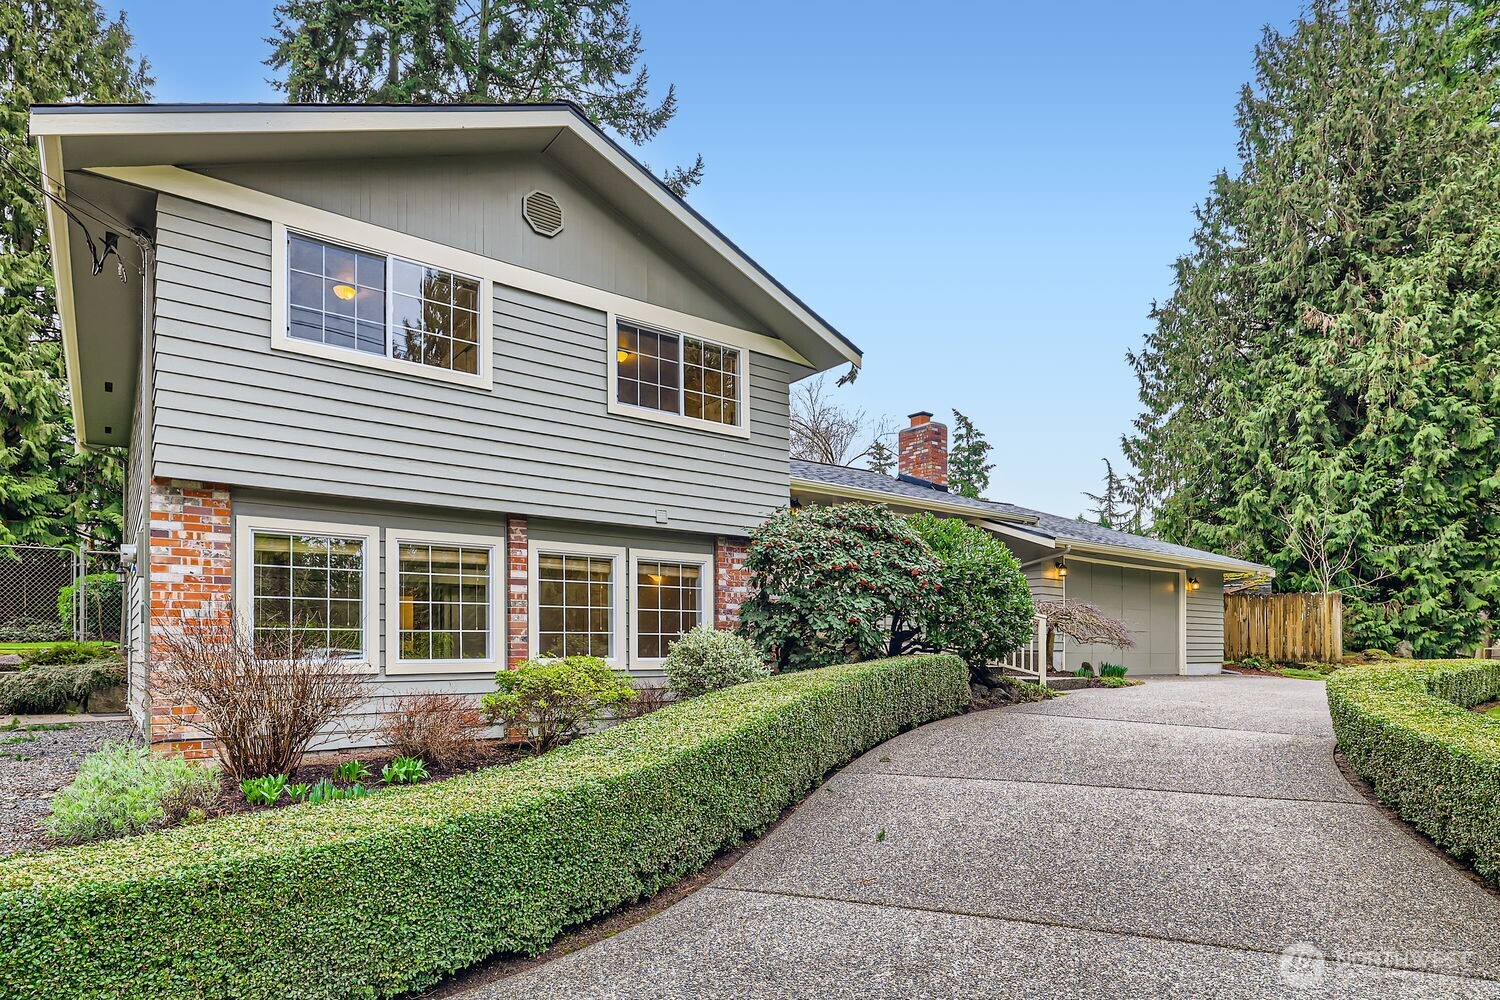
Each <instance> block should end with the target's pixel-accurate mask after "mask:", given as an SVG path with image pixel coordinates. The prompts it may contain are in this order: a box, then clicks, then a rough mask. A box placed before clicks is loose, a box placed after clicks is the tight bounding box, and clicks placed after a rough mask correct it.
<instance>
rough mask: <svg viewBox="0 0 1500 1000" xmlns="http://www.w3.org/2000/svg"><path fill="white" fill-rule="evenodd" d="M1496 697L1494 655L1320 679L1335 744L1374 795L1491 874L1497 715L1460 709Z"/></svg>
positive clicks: (1496, 870)
mask: <svg viewBox="0 0 1500 1000" xmlns="http://www.w3.org/2000/svg"><path fill="white" fill-rule="evenodd" d="M1496 698H1500V660H1444V661H1432V662H1430V663H1424V664H1422V665H1420V666H1413V665H1399V664H1397V665H1381V666H1374V667H1361V668H1352V669H1345V670H1340V671H1339V672H1338V673H1336V674H1334V675H1333V677H1331V678H1329V680H1328V708H1329V711H1330V713H1331V714H1332V715H1333V730H1334V733H1335V735H1337V737H1338V741H1339V746H1340V747H1341V748H1342V749H1343V751H1344V755H1345V756H1346V757H1347V758H1348V760H1349V763H1350V765H1351V766H1352V767H1353V768H1354V770H1355V771H1356V772H1357V773H1358V774H1359V775H1360V776H1361V777H1363V778H1364V779H1365V780H1366V781H1368V782H1369V783H1370V785H1371V787H1373V788H1374V790H1375V794H1376V796H1378V797H1379V799H1380V800H1381V801H1382V802H1384V803H1385V804H1386V805H1388V806H1390V807H1391V808H1392V809H1394V810H1395V811H1396V813H1397V814H1399V815H1400V816H1401V818H1402V819H1404V820H1406V821H1407V822H1409V823H1411V824H1412V825H1413V826H1415V827H1416V828H1417V829H1418V830H1421V831H1422V832H1423V833H1425V834H1426V835H1427V836H1429V837H1431V838H1432V839H1433V841H1435V842H1436V843H1437V844H1438V845H1439V846H1441V847H1442V848H1443V849H1444V850H1446V851H1448V852H1449V853H1450V854H1452V855H1454V856H1455V857H1456V858H1458V859H1460V860H1462V861H1465V862H1468V863H1469V864H1471V865H1473V867H1474V869H1475V870H1476V871H1478V872H1479V873H1480V874H1482V875H1484V876H1485V877H1486V878H1489V879H1491V880H1492V881H1495V882H1500V724H1497V723H1496V722H1494V721H1493V720H1491V719H1488V718H1486V717H1485V716H1483V715H1480V714H1478V713H1476V712H1471V711H1469V709H1471V708H1473V707H1474V706H1476V705H1480V704H1483V703H1485V702H1487V701H1492V700H1494V699H1496Z"/></svg>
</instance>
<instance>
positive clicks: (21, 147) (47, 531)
mask: <svg viewBox="0 0 1500 1000" xmlns="http://www.w3.org/2000/svg"><path fill="white" fill-rule="evenodd" d="M150 84H151V79H150V77H149V76H148V75H147V70H146V64H145V62H144V61H142V60H141V59H139V58H138V57H137V56H136V55H135V54H134V52H133V51H132V40H131V36H130V29H129V28H128V27H127V26H126V23H125V17H124V15H123V14H122V15H121V16H120V17H119V18H117V19H115V20H109V19H108V18H106V17H105V15H104V12H103V11H102V10H101V9H100V7H99V4H98V3H96V2H95V0H27V2H25V3H15V2H8V3H4V4H0V91H3V96H0V161H3V164H4V166H3V169H0V416H3V417H4V427H3V428H0V544H15V543H32V544H43V545H71V544H74V543H76V542H82V543H84V544H86V545H94V546H99V545H104V544H107V543H109V542H111V541H115V540H117V539H118V538H119V533H120V488H121V482H122V476H121V468H120V462H119V459H118V456H117V455H115V454H112V453H108V452H89V453H84V454H79V453H78V452H77V451H76V450H75V448H74V441H75V437H74V430H73V419H72V413H71V409H70V404H69V401H68V394H67V377H66V374H65V372H64V369H63V358H62V347H61V338H60V336H59V330H58V320H57V303H56V297H55V290H54V288H53V284H52V266H51V256H50V252H49V248H48V246H47V234H46V222H45V217H44V210H43V205H42V199H41V196H40V195H39V194H38V193H37V185H38V183H39V180H40V173H39V167H38V164H37V156H36V149H35V147H34V146H33V145H32V144H31V142H30V141H29V138H28V134H27V121H28V115H29V107H30V105H32V104H48V103H61V102H66V101H93V102H118V103H130V102H135V101H142V100H145V99H146V97H147V91H148V88H149V87H150Z"/></svg>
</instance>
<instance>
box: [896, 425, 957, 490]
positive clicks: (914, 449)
mask: <svg viewBox="0 0 1500 1000" xmlns="http://www.w3.org/2000/svg"><path fill="white" fill-rule="evenodd" d="M897 439H898V441H899V443H900V454H899V455H898V457H897V461H898V464H899V468H900V471H901V474H902V475H903V476H911V477H912V478H914V479H922V480H926V481H927V482H929V483H933V484H935V485H938V486H941V487H943V488H944V489H946V488H947V486H948V426H947V425H946V424H940V423H936V422H935V421H934V420H933V419H932V414H930V413H927V412H925V411H924V412H921V413H913V414H912V415H911V426H909V427H903V428H901V433H900V434H899V435H897Z"/></svg>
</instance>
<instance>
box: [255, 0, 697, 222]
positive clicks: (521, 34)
mask: <svg viewBox="0 0 1500 1000" xmlns="http://www.w3.org/2000/svg"><path fill="white" fill-rule="evenodd" d="M267 41H269V42H270V43H271V44H272V45H273V46H274V48H273V50H272V53H271V57H270V58H269V59H267V60H266V62H267V64H268V65H270V66H271V67H272V68H273V69H276V70H280V71H283V72H284V73H285V76H284V77H283V78H282V79H279V80H275V81H273V82H274V83H275V85H276V86H277V87H279V88H280V89H282V90H284V91H286V95H287V99H288V100H290V101H292V102H294V103H328V104H505V103H516V104H532V103H543V102H548V101H572V102H573V103H575V104H577V105H579V106H580V107H581V108H583V110H584V112H585V113H586V114H587V115H588V116H589V117H590V118H591V119H593V120H594V121H595V122H596V123H597V124H599V125H602V126H604V127H606V128H608V129H611V130H613V131H614V132H616V133H618V134H620V135H622V136H624V137H625V138H626V139H628V140H629V141H630V142H633V143H635V144H636V145H640V144H642V143H645V142H648V141H650V140H651V138H652V137H653V136H655V135H656V134H657V133H658V132H660V131H661V130H662V129H663V128H665V127H666V126H667V123H668V122H670V121H671V120H672V116H673V115H675V114H676V113H677V92H676V90H675V89H674V88H673V87H670V86H669V87H667V92H666V94H665V95H664V96H663V97H662V99H661V100H659V101H658V100H654V99H653V98H652V97H651V92H650V86H649V82H650V81H649V76H648V74H647V72H646V67H645V66H643V65H640V60H641V56H642V54H643V52H644V48H643V46H642V44H641V31H640V28H638V27H636V26H635V25H634V24H633V23H632V21H631V19H630V4H629V3H628V2H627V0H593V2H591V0H582V2H568V3H558V2H556V0H505V2H503V0H282V2H281V3H279V4H277V6H276V33H275V35H273V36H272V37H271V38H269V39H267ZM702 177H703V159H702V157H698V158H697V160H696V161H695V162H694V163H693V164H691V165H690V166H686V167H674V168H672V169H671V170H668V171H667V172H666V173H665V174H664V175H663V176H662V180H663V182H665V183H666V185H667V186H668V187H669V188H671V189H672V190H673V191H674V192H675V193H676V194H678V195H679V196H680V195H682V194H684V193H685V192H686V191H687V190H688V189H689V188H691V187H693V186H694V185H695V184H697V183H698V182H699V181H700V180H701V179H702Z"/></svg>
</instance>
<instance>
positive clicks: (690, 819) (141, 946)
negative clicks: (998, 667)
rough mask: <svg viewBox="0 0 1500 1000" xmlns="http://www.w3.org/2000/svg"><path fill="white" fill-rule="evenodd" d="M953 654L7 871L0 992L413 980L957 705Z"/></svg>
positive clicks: (679, 862)
mask: <svg viewBox="0 0 1500 1000" xmlns="http://www.w3.org/2000/svg"><path fill="white" fill-rule="evenodd" d="M968 697H969V687H968V669H967V667H966V666H965V665H964V663H963V662H962V661H961V660H959V659H958V658H957V657H953V656H924V657H908V658H902V659H896V660H880V661H875V662H868V663H858V664H854V665H850V666H839V667H830V668H827V669H824V670H816V671H803V672H798V673H794V674H788V675H784V676H780V677H772V678H770V679H768V680H763V681H756V682H754V683H752V684H742V685H738V686H736V687H732V688H727V689H725V690H723V691H716V692H713V693H711V694H707V695H704V696H703V697H701V698H694V699H691V700H686V701H682V702H679V703H677V704H674V705H672V706H670V707H668V708H665V709H663V710H662V711H660V712H655V713H653V714H651V715H649V716H646V717H645V718H641V719H636V720H634V721H631V722H626V723H622V724H620V725H617V726H613V727H610V728H609V729H607V730H605V731H603V732H602V733H599V734H597V735H595V736H590V737H589V738H587V739H583V740H579V741H576V742H574V743H572V744H571V745H569V746H566V747H563V748H561V749H560V750H557V751H555V752H553V753H551V754H547V755H546V756H542V757H535V758H532V759H530V760H525V761H522V762H520V763H517V764H513V765H511V766H508V767H496V768H486V769H483V770H479V771H475V772H472V773H470V774H465V775H462V776H460V777H457V778H453V779H450V780H447V781H441V782H430V783H427V784H421V785H413V786H403V787H397V788H391V789H389V790H386V791H383V792H381V793H380V794H379V795H375V796H371V797H369V798H365V799H359V800H356V801H335V802H328V803H325V804H323V805H319V806H317V807H315V808H314V807H304V806H291V807H289V808H286V809H279V810H271V811H265V812H257V813H247V814H242V815H237V816H231V817H225V818H223V819H218V820H214V821H212V822H211V823H208V824H206V825H199V826H196V827H192V828H186V829H173V830H164V831H160V832H157V833H152V834H148V835H146V836H144V837H137V838H133V839H130V840H121V841H113V842H109V843H104V844H94V845H86V846H83V847H77V848H68V849H64V850H59V851H49V852H44V853H40V854H20V855H14V856H11V857H8V858H3V859H0V983H4V984H5V989H6V991H7V996H13V997H16V998H18V1000H42V998H48V1000H50V998H55V997H62V996H67V997H70V998H78V1000H103V998H106V997H109V998H116V997H195V998H219V997H229V996H233V997H235V998H237V1000H269V998H276V1000H334V998H337V1000H344V998H349V997H365V998H371V997H380V998H383V997H391V996H396V995H399V994H403V993H406V992H409V991H412V990H417V989H420V988H422V987H424V986H426V985H428V984H430V983H432V982H434V981H435V980H437V979H438V978H439V977H441V976H442V975H444V974H446V973H451V972H454V971H456V970H458V969H461V968H463V967H465V966H467V965H470V964H472V963H474V962H477V961H479V960H481V959H483V958H486V957H488V956H490V955H493V954H496V953H501V952H508V953H516V952H520V953H525V954H535V953H537V952H539V951H541V950H542V949H543V948H544V947H546V945H547V944H548V942H550V941H551V940H552V939H553V938H554V937H555V936H556V935H557V934H558V933H559V932H560V931H561V930H562V929H564V928H566V927H569V926H572V925H574V924H577V923H580V922H582V921H585V920H588V919H589V918H591V917H594V916H597V915H599V914H601V913H604V912H606V911H609V910H611V909H614V908H615V907H618V906H620V905H622V904H624V903H628V902H631V901H633V900H637V899H640V898H642V897H645V896H649V895H651V894H652V893H654V892H656V891H657V890H658V889H661V888H662V887H664V886H667V885H670V884H671V883H673V882H675V881H677V880H678V879H680V878H682V877H683V876H685V875H688V874H690V873H692V872H695V871H697V870H698V869H700V868H701V867H702V866H703V865H705V864H706V863H707V862H708V861H710V860H711V859H712V858H713V857H714V855H715V854H716V853H717V852H719V851H722V850H725V849H727V848H729V847H732V846H734V845H735V844H737V843H739V842H740V841H741V840H742V839H743V838H744V837H745V836H746V835H747V834H751V833H754V832H757V831H759V830H763V829H764V828H765V827H766V826H767V825H768V824H769V823H770V822H771V821H772V820H774V819H775V818H776V817H777V816H778V815H779V814H780V813H781V811H782V810H783V809H785V808H786V807H787V806H789V805H791V804H792V803H794V802H796V801H797V800H798V799H800V798H801V797H802V796H803V795H805V794H806V793H807V792H808V791H809V790H810V789H812V788H814V787H816V785H817V784H818V783H819V782H820V781H821V780H822V779H823V777H824V776H825V775H826V774H827V773H828V771H829V770H830V769H832V768H836V767H839V766H841V765H843V764H845V763H847V762H848V761H849V760H850V759H851V758H853V757H855V756H856V755H858V754H860V753H862V752H863V751H865V750H868V749H869V748H870V747H872V746H874V745H875V744H877V743H879V742H881V741H883V740H886V739H889V738H890V737H892V736H895V735H896V734H897V733H899V732H901V731H902V730H903V729H906V728H908V727H910V726H914V725H919V724H921V723H924V722H928V721H931V720H933V719H939V718H943V717H945V716H948V715H951V714H953V713H954V712H956V711H958V710H960V709H961V708H962V707H963V706H964V705H965V704H966V703H967V701H968Z"/></svg>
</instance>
